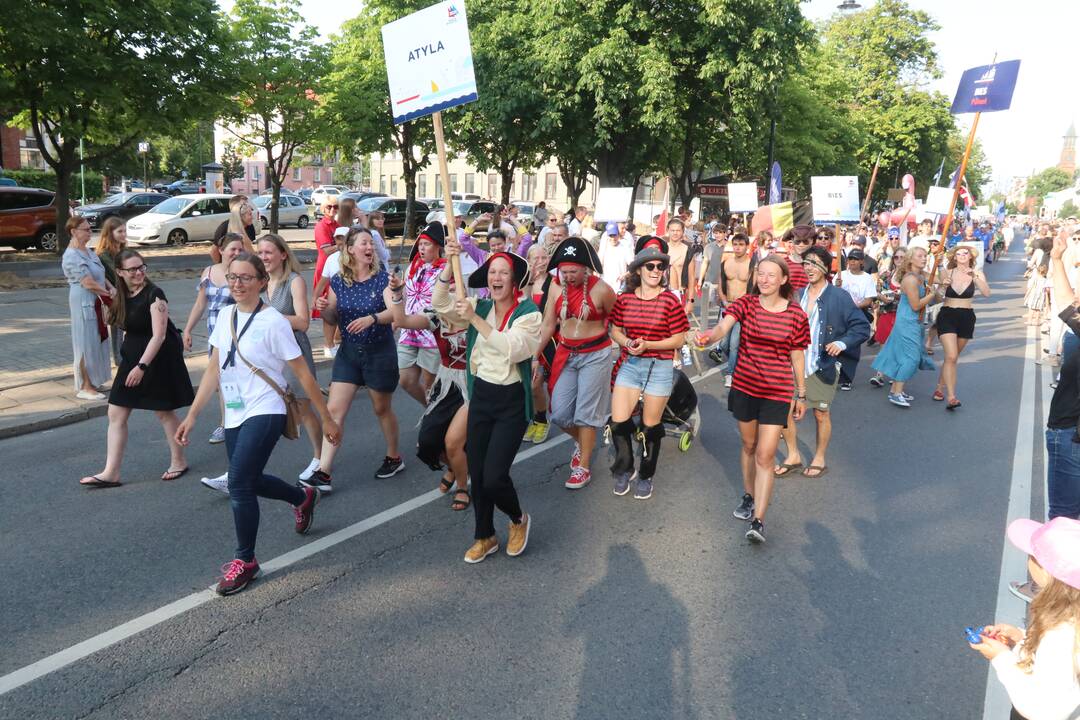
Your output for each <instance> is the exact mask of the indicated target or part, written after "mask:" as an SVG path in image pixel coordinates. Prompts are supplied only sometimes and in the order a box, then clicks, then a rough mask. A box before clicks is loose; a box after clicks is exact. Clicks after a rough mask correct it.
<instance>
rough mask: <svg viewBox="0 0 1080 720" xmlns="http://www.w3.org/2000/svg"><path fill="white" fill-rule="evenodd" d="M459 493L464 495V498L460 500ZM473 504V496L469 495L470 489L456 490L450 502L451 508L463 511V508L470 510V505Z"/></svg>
mask: <svg viewBox="0 0 1080 720" xmlns="http://www.w3.org/2000/svg"><path fill="white" fill-rule="evenodd" d="M459 495H464V496H465V499H464V500H458V496H459ZM471 504H472V496H471V495H469V491H468V490H455V491H454V499H453V500H452V501H451V502H450V509H451V510H453V511H455V512H461V511H462V510H468V509H469V505H471Z"/></svg>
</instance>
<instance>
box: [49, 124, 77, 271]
mask: <svg viewBox="0 0 1080 720" xmlns="http://www.w3.org/2000/svg"><path fill="white" fill-rule="evenodd" d="M67 144H68V143H67V142H65V143H64V145H65V146H66V145H67ZM58 155H59V158H58V159H59V160H60V165H59V167H56V168H53V171H54V172H55V173H56V196H55V198H54V200H53V204H55V205H56V239H57V242H56V253H57V255H63V254H64V250H67V246H68V243H70V242H71V236H70V235H68V231H67V221H68V218H69V217H71V205H70V204H69V203H68V199H69V198H70V197H71V171H72V169H73V168H74V162H69V159H68V153H67V152H65V150H64V148H63V147H61V148H60V149H59V151H58ZM74 159H75V153H74V148H73V149H72V152H71V158H70V160H71V161H74Z"/></svg>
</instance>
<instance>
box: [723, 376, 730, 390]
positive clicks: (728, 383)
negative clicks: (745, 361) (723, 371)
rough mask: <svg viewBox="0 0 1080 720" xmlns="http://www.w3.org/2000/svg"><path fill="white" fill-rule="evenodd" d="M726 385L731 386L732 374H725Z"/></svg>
mask: <svg viewBox="0 0 1080 720" xmlns="http://www.w3.org/2000/svg"><path fill="white" fill-rule="evenodd" d="M724 387H726V388H729V387H731V375H725V376H724Z"/></svg>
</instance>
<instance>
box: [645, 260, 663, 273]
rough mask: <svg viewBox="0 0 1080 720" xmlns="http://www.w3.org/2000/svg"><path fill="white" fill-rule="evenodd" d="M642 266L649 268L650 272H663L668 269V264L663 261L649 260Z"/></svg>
mask: <svg viewBox="0 0 1080 720" xmlns="http://www.w3.org/2000/svg"><path fill="white" fill-rule="evenodd" d="M642 267H643V268H645V269H646V270H648V271H649V272H657V271H659V272H663V271H665V270H667V265H665V264H664V263H662V262H648V263H645V264H644V265H642Z"/></svg>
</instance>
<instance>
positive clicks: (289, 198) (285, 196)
mask: <svg viewBox="0 0 1080 720" xmlns="http://www.w3.org/2000/svg"><path fill="white" fill-rule="evenodd" d="M273 199H274V196H273V195H259V196H257V197H254V198H252V199H251V202H252V203H253V204H254V205H255V209H256V210H258V211H259V217H260V219H261V223H262V229H263V230H269V229H270V201H271V200H273ZM310 222H311V207H310V206H308V204H307V203H306V202H304V199H303V198H301V197H300V196H299V195H293V194H292V193H287V192H285V191H284V190H282V191H281V199H280V201H279V202H278V225H295V226H296V227H298V228H306V227H307V226H308V223H310Z"/></svg>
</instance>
